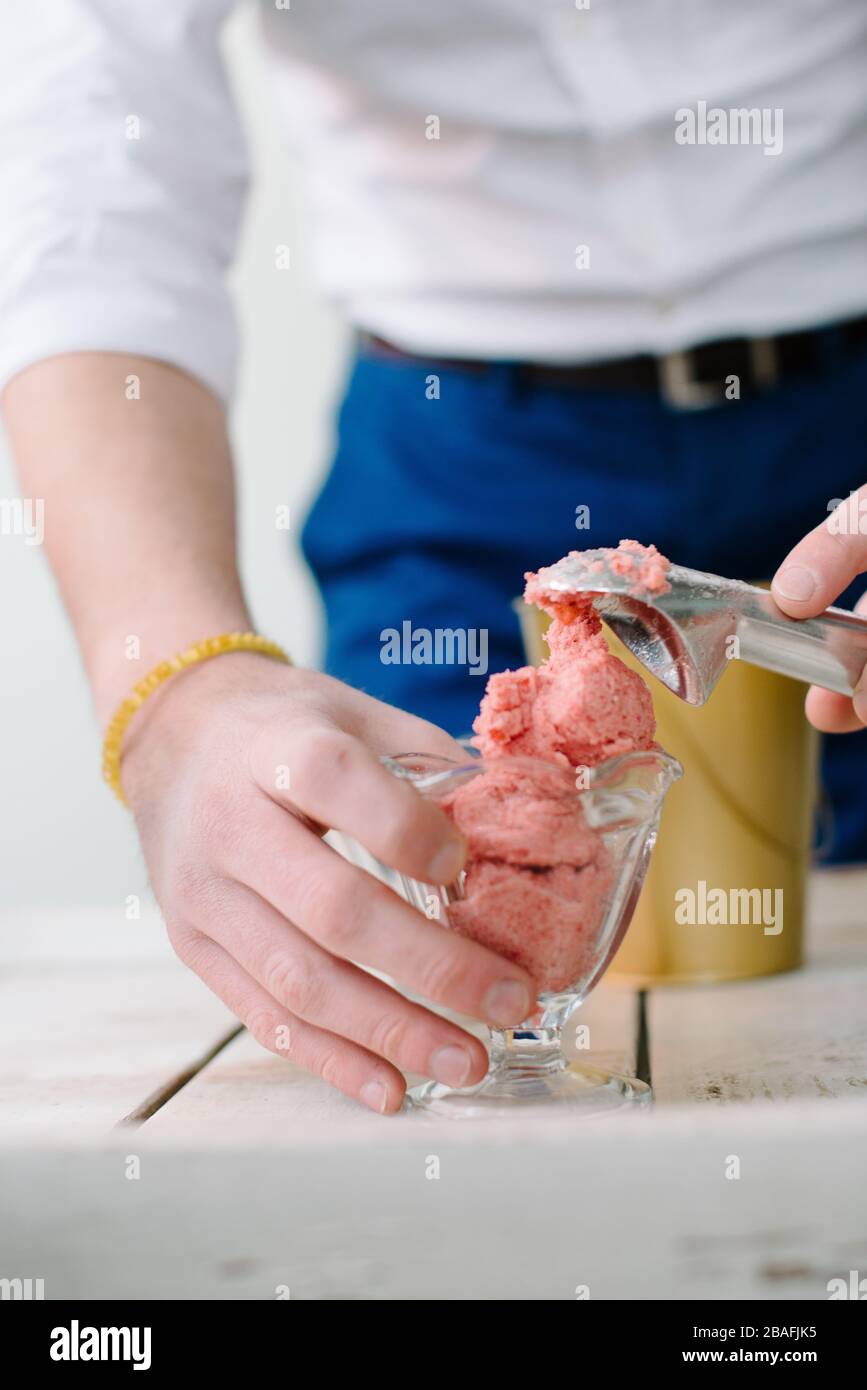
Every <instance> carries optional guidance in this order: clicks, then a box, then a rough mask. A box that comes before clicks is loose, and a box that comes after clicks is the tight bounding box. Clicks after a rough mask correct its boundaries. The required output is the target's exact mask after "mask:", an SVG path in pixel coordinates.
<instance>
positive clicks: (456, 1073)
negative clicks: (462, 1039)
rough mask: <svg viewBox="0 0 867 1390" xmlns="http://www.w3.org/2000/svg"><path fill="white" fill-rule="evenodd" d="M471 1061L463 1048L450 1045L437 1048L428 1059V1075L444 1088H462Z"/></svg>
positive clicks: (453, 1044)
mask: <svg viewBox="0 0 867 1390" xmlns="http://www.w3.org/2000/svg"><path fill="white" fill-rule="evenodd" d="M472 1065H473V1059H472V1057H471V1056H470V1054H469V1053H468V1052H467V1051H466V1049H465V1048H463V1047H458V1046H457V1045H456V1044H455V1043H450V1044H449V1045H448V1047H438V1048H437V1050H436V1052H435V1053H434V1054H433V1056H432V1057H431V1059H430V1074H431V1076H432V1077H433V1078H434V1080H435V1081H442V1082H443V1084H444V1085H446V1086H463V1084H464V1082H465V1081H466V1079H467V1077H468V1076H469V1074H470V1069H471V1067H472Z"/></svg>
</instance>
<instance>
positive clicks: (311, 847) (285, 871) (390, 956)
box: [123, 655, 534, 1112]
mask: <svg viewBox="0 0 867 1390" xmlns="http://www.w3.org/2000/svg"><path fill="white" fill-rule="evenodd" d="M152 705H153V708H152V709H150V710H149V709H148V707H147V706H146V707H145V709H144V710H143V711H142V713H141V715H140V716H138V717H137V721H136V723H138V721H139V720H140V724H139V727H138V728H136V723H134V724H133V725H132V726H131V729H130V741H129V748H128V751H127V754H126V756H125V757H124V760H123V785H124V790H125V793H126V795H127V797H128V799H129V801H130V804H131V806H132V808H133V811H134V814H135V817H136V821H137V824H138V828H139V833H140V836H141V841H142V845H143V848H144V853H145V858H146V860H147V865H148V869H149V872H150V878H151V883H152V884H153V887H154V891H155V893H156V896H157V898H158V900H159V903H160V906H161V908H162V910H163V913H164V916H165V919H166V922H167V924H168V930H169V935H170V937H171V940H172V944H173V946H174V948H175V950H176V951H177V953H178V955H179V956H180V957H181V959H182V960H183V961H185V962H186V963H187V964H188V965H189V966H191V968H192V969H193V970H195V971H196V973H197V974H198V975H200V976H201V978H202V979H203V980H204V981H205V983H206V984H207V985H208V986H209V987H210V988H211V989H212V990H213V991H214V992H215V994H217V995H219V997H220V998H221V999H223V1000H224V1001H225V1003H226V1004H227V1005H228V1006H229V1008H230V1009H231V1010H232V1011H233V1012H234V1013H235V1014H237V1016H238V1017H239V1018H240V1019H241V1020H242V1021H243V1022H244V1023H245V1024H246V1025H247V1027H248V1028H249V1030H250V1032H251V1033H253V1035H254V1036H255V1037H256V1038H257V1039H258V1041H259V1042H260V1043H262V1045H263V1046H264V1047H266V1048H268V1049H269V1050H270V1051H272V1052H275V1053H277V1054H278V1055H280V1056H283V1057H287V1058H289V1059H291V1060H292V1061H294V1062H297V1063H298V1064H299V1065H300V1066H302V1067H304V1068H306V1069H307V1070H308V1071H311V1072H316V1073H318V1074H319V1075H320V1076H322V1077H324V1079H325V1080H326V1081H328V1082H330V1084H331V1085H333V1086H336V1087H337V1088H338V1089H339V1090H341V1091H344V1092H345V1093H346V1094H347V1095H350V1096H355V1097H357V1098H358V1099H359V1100H362V1101H363V1102H364V1103H365V1104H366V1105H368V1106H370V1107H371V1108H372V1109H373V1110H377V1111H380V1112H393V1111H395V1110H397V1109H398V1108H399V1107H400V1104H401V1101H402V1099H403V1094H404V1089H405V1086H404V1080H403V1077H402V1076H401V1074H400V1071H399V1070H398V1068H403V1069H405V1070H407V1071H414V1072H420V1073H422V1074H424V1075H425V1076H432V1077H435V1078H436V1079H438V1080H440V1081H444V1082H446V1083H448V1084H450V1085H453V1086H454V1085H462V1084H470V1083H472V1082H475V1081H478V1080H480V1079H481V1078H482V1076H483V1075H484V1074H485V1070H486V1067H487V1056H486V1053H485V1049H484V1047H483V1046H482V1045H481V1043H480V1042H478V1041H477V1040H476V1039H475V1038H473V1037H471V1036H470V1035H469V1034H467V1033H465V1032H464V1031H463V1030H462V1029H460V1028H458V1027H456V1026H455V1025H453V1024H452V1023H450V1022H447V1021H446V1020H444V1019H441V1018H439V1017H438V1016H437V1015H435V1014H433V1013H431V1012H430V1011H429V1010H428V1009H425V1008H423V1007H422V1006H421V1005H419V1004H415V1003H411V1002H409V1001H408V1000H406V999H404V998H403V997H402V996H401V995H400V994H398V993H397V992H396V991H395V990H394V989H392V988H390V987H389V986H388V985H387V984H385V983H383V982H382V981H381V980H378V979H376V978H374V977H373V976H371V975H369V974H368V973H367V972H366V971H365V970H363V969H360V968H359V967H360V966H368V967H370V968H372V969H375V970H379V971H382V972H383V973H385V974H388V975H390V976H393V977H394V978H395V979H396V980H398V981H399V982H400V983H401V984H403V985H405V986H408V987H409V988H411V989H412V990H413V991H416V992H418V993H420V994H422V995H424V996H425V997H426V998H428V999H431V1000H434V1001H436V1002H437V1003H439V1004H443V1005H447V1006H449V1007H450V1008H452V1009H454V1010H456V1011H458V1012H460V1013H465V1014H470V1015H472V1016H474V1017H476V1018H480V1019H485V1020H487V1021H488V1022H491V1023H495V1024H500V1025H504V1024H516V1023H520V1022H521V1020H522V1019H523V1018H525V1017H526V1016H527V1014H528V1013H529V1011H530V1007H531V1000H532V998H533V997H534V991H533V987H532V982H531V981H530V980H529V979H528V978H527V976H526V975H524V973H523V972H522V971H521V970H519V969H518V968H517V967H516V966H514V965H512V964H511V963H509V962H507V961H504V960H502V959H501V958H500V957H498V956H496V955H495V954H494V953H493V952H492V951H489V950H487V949H486V948H484V947H482V946H479V945H477V944H476V943H475V942H472V941H468V940H465V939H464V938H462V937H459V936H457V935H455V934H454V933H452V932H449V931H447V930H445V929H444V928H443V926H442V925H440V924H438V923H437V922H433V921H429V920H427V918H425V917H424V916H423V915H422V914H421V913H420V912H418V911H417V910H416V909H414V908H411V907H409V906H408V905H407V904H406V903H404V902H403V901H402V900H401V899H399V898H398V897H397V895H396V894H394V893H393V892H392V891H391V890H390V889H388V888H387V887H385V885H383V884H381V883H379V882H377V881H376V880H375V879H373V878H372V877H371V876H370V875H368V874H366V873H364V872H363V871H362V870H361V869H358V868H355V867H353V866H352V865H350V864H348V863H347V862H346V861H345V860H344V859H342V858H341V857H340V856H339V855H338V854H337V853H336V852H335V851H334V850H333V849H331V847H330V846H328V845H326V844H324V843H323V841H322V839H321V838H320V834H321V831H322V829H323V828H324V827H334V828H336V829H339V830H343V831H346V832H347V833H348V834H350V835H352V836H354V837H355V838H356V839H357V840H359V841H360V842H361V844H363V845H364V846H365V847H366V848H367V849H369V850H370V851H371V852H372V853H373V854H375V855H376V856H377V857H378V858H380V859H382V860H383V861H384V862H385V863H387V864H390V865H392V866H394V867H395V868H398V869H402V870H403V871H404V872H406V873H407V874H410V875H412V876H413V877H417V878H420V879H423V880H425V881H427V882H432V883H439V882H449V881H450V880H451V879H453V878H454V877H455V876H456V875H457V873H458V872H459V870H460V867H461V865H462V863H463V857H464V846H463V843H462V841H461V840H460V838H459V836H458V834H457V832H456V831H455V829H454V827H453V826H452V824H451V822H450V821H449V820H448V818H447V816H446V815H445V813H444V812H443V811H442V810H441V809H440V808H439V807H438V806H437V805H436V804H435V803H433V802H431V801H426V800H425V799H424V798H422V797H421V796H420V795H419V794H418V792H416V791H415V789H414V788H413V787H412V786H411V785H410V784H409V783H407V782H403V781H401V780H400V779H398V778H395V777H393V776H392V774H391V773H390V772H388V770H387V769H386V768H384V767H383V766H382V765H381V763H380V762H379V755H380V754H382V753H399V752H413V751H415V752H418V751H424V752H433V753H437V752H438V753H442V754H445V755H446V756H451V757H461V756H462V754H461V750H460V748H459V747H458V746H457V745H456V744H454V743H453V742H452V740H451V739H450V738H449V737H448V735H446V734H445V733H443V731H442V730H441V729H437V728H436V727H435V726H434V725H431V724H428V723H426V722H425V721H424V720H421V719H416V718H415V717H414V716H412V715H409V714H405V713H402V712H401V711H400V710H397V709H393V708H392V707H391V706H389V705H384V704H382V703H380V702H379V701H378V700H373V699H371V698H369V697H368V696H365V695H362V694H359V693H358V692H357V691H353V690H351V689H349V688H348V687H346V686H343V685H341V684H340V683H339V682H338V681H335V680H331V679H330V678H329V677H327V676H322V675H318V674H315V673H311V672H305V671H300V670H287V669H286V668H284V667H282V666H280V665H278V664H276V663H275V662H271V661H268V660H267V659H266V658H262V657H258V656H250V655H235V656H221V657H219V658H216V659H215V660H213V661H210V662H206V663H205V664H204V665H202V666H200V667H197V668H195V669H193V670H190V671H188V672H185V673H184V674H182V675H180V676H179V677H177V678H176V679H175V680H173V681H170V682H169V683H168V685H167V686H165V688H164V690H163V691H162V692H160V693H159V694H157V695H156V696H154V697H153V701H152ZM287 781H288V786H286V783H287Z"/></svg>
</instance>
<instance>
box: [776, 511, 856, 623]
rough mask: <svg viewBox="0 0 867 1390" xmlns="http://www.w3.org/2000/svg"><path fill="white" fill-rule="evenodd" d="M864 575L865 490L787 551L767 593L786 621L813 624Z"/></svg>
mask: <svg viewBox="0 0 867 1390" xmlns="http://www.w3.org/2000/svg"><path fill="white" fill-rule="evenodd" d="M862 528H863V529H862ZM865 570H867V485H865V486H864V487H862V488H859V490H858V492H853V493H851V494H850V496H849V497H847V498H845V499H844V501H842V502H841V503H840V504H839V506H837V507H835V508H834V510H833V511H832V512H831V513H830V515H829V516H827V517H826V518H825V520H824V521H822V522H820V524H819V525H818V526H816V527H815V528H814V529H813V530H812V531H810V533H809V534H808V535H806V536H805V537H804V539H803V540H802V541H799V542H798V544H797V545H796V546H795V548H794V549H793V550H790V551H789V554H788V555H787V556H786V558H785V560H784V561H783V563H782V564H781V565H780V568H779V569H778V570H777V572H776V574H775V575H774V578H773V580H772V582H771V592H772V593H773V596H774V599H775V601H776V603H777V605H778V607H780V608H781V609H782V610H783V612H784V613H788V615H789V617H790V618H813V617H815V616H816V614H817V613H821V612H822V610H823V609H825V608H827V607H828V606H829V604H832V603H833V602H834V600H835V599H836V598H837V597H838V595H839V594H841V593H842V592H843V590H844V589H845V588H846V587H847V586H848V585H849V584H851V582H852V580H853V579H856V578H857V577H858V575H859V574H863V573H864V571H865Z"/></svg>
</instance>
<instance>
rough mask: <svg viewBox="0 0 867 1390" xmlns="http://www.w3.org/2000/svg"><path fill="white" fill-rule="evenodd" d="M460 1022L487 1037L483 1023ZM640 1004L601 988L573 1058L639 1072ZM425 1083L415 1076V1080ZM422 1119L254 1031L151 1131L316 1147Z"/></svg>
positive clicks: (581, 1019) (586, 1012)
mask: <svg viewBox="0 0 867 1390" xmlns="http://www.w3.org/2000/svg"><path fill="white" fill-rule="evenodd" d="M450 1017H453V1018H456V1019H457V1021H458V1022H460V1023H461V1025H462V1026H464V1027H466V1028H467V1029H468V1030H469V1031H470V1032H474V1033H476V1035H477V1036H480V1037H484V1034H485V1029H484V1026H483V1025H482V1024H479V1023H477V1022H474V1021H473V1020H469V1019H460V1018H458V1016H457V1015H453V1014H452V1015H450ZM636 1020H637V1006H636V1000H635V996H634V995H633V994H630V993H629V992H628V991H626V990H622V989H619V990H606V989H605V988H604V986H603V987H601V988H600V989H598V990H597V991H595V993H594V994H592V995H591V996H590V998H589V999H588V1000H587V1001H586V1003H585V1004H584V1005H583V1006H582V1008H581V1009H580V1010H579V1011H578V1014H577V1015H576V1026H578V1024H582V1025H583V1026H585V1027H586V1028H587V1030H588V1034H589V1037H588V1039H587V1041H588V1042H589V1049H585V1048H584V1047H582V1048H581V1049H580V1050H576V1048H575V1047H574V1046H570V1047H569V1051H570V1052H571V1054H572V1055H574V1056H576V1057H578V1058H579V1060H581V1061H586V1062H588V1063H590V1064H592V1065H596V1066H603V1067H607V1068H610V1069H612V1070H616V1071H622V1072H626V1073H627V1074H629V1075H633V1074H634V1063H635V1038H636ZM413 1079H417V1078H410V1081H412V1080H413ZM413 1118H417V1117H408V1116H404V1115H401V1116H395V1117H393V1118H390V1119H389V1120H387V1121H383V1120H382V1119H381V1118H379V1117H377V1116H373V1115H370V1114H369V1113H368V1112H367V1111H366V1110H365V1109H364V1107H363V1106H361V1105H359V1104H358V1103H357V1102H355V1101H352V1100H348V1099H346V1098H345V1097H344V1096H341V1095H339V1094H338V1093H337V1092H336V1091H334V1090H332V1089H331V1088H330V1087H328V1086H326V1085H325V1084H324V1082H322V1081H320V1080H318V1079H317V1078H316V1077H312V1076H308V1075H307V1074H306V1073H304V1072H302V1071H300V1070H299V1068H297V1067H295V1066H293V1065H292V1064H291V1063H289V1062H287V1061H284V1060H283V1059H281V1058H279V1057H276V1056H274V1055H273V1054H271V1053H268V1052H265V1051H264V1049H263V1048H261V1047H260V1046H259V1044H258V1043H256V1042H255V1041H254V1039H253V1038H251V1037H250V1036H249V1034H246V1033H244V1034H242V1035H241V1036H240V1037H239V1038H237V1039H236V1040H235V1041H234V1042H233V1043H231V1044H230V1045H229V1046H228V1047H227V1048H225V1049H224V1050H223V1051H222V1052H221V1053H220V1054H219V1055H218V1056H217V1057H216V1058H215V1059H214V1061H213V1062H211V1063H210V1064H209V1065H208V1066H207V1067H205V1068H203V1070H202V1071H200V1072H199V1073H198V1075H197V1076H196V1077H195V1078H194V1079H193V1080H192V1081H191V1082H190V1084H189V1085H187V1086H185V1087H184V1089H183V1090H182V1091H181V1092H180V1093H179V1094H178V1095H177V1096H175V1097H174V1098H173V1099H172V1100H171V1101H170V1102H169V1103H168V1104H167V1105H166V1106H164V1107H163V1108H162V1109H160V1110H159V1111H158V1112H157V1113H156V1114H155V1115H154V1116H153V1117H152V1118H151V1119H150V1120H149V1121H148V1124H147V1128H148V1130H149V1131H151V1130H157V1131H159V1132H160V1133H161V1134H165V1135H167V1136H168V1135H174V1136H175V1137H176V1138H177V1140H178V1142H181V1141H182V1140H183V1141H184V1142H192V1141H196V1140H198V1141H199V1142H201V1141H204V1140H205V1139H209V1140H210V1139H214V1140H219V1139H220V1137H221V1136H222V1135H224V1134H228V1135H229V1136H231V1135H232V1134H233V1133H234V1131H235V1127H236V1125H237V1124H238V1123H242V1124H243V1126H244V1129H245V1131H246V1132H248V1133H251V1134H256V1135H259V1136H261V1137H262V1138H267V1137H268V1136H270V1135H277V1136H279V1137H280V1138H281V1139H282V1140H284V1141H285V1142H287V1143H291V1142H295V1140H296V1138H298V1139H300V1141H301V1142H303V1143H305V1144H309V1143H311V1142H316V1140H317V1139H320V1140H322V1141H323V1142H324V1141H326V1140H327V1138H328V1136H329V1135H333V1133H334V1127H335V1125H338V1124H339V1125H341V1126H343V1125H345V1126H348V1127H349V1130H350V1132H355V1131H356V1130H358V1131H359V1132H360V1131H361V1130H363V1129H365V1128H369V1126H370V1124H372V1125H373V1127H374V1128H373V1130H372V1133H377V1132H378V1130H379V1127H380V1126H381V1125H382V1124H383V1123H386V1124H388V1125H389V1127H394V1126H396V1125H397V1126H399V1125H403V1124H405V1123H407V1122H409V1123H412V1119H413Z"/></svg>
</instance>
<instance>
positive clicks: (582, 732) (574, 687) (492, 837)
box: [444, 541, 668, 992]
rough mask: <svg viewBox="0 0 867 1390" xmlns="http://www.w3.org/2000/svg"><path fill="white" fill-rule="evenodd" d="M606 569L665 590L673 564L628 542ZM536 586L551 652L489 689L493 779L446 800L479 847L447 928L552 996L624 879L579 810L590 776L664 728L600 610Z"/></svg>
mask: <svg viewBox="0 0 867 1390" xmlns="http://www.w3.org/2000/svg"><path fill="white" fill-rule="evenodd" d="M606 563H608V564H610V565H612V566H622V571H618V572H623V573H625V574H627V575H628V577H629V580H630V587H631V586H632V585H633V584H634V585H635V588H636V591H642V592H645V593H646V592H660V591H661V589H662V588H663V587H664V585H665V571H666V569H667V568H668V561H667V560H666V559H665V557H664V556H661V555H660V554H659V552H658V551H657V550H656V548H655V547H654V546H649V547H644V546H641V545H639V544H638V542H637V541H621V543H620V546H619V547H618V549H617V550H613V551H610V552H608V556H607V559H606ZM526 580H527V585H526V590H525V597H526V598H527V600H528V602H531V603H536V604H538V605H539V607H541V608H543V609H545V611H546V612H548V613H550V614H551V615H552V619H553V621H552V622H551V625H550V627H549V629H548V632H547V634H546V638H547V642H548V646H549V648H550V656H549V657H548V659H547V661H545V662H543V664H542V665H541V666H539V667H532V666H524V667H521V668H520V670H517V671H502V672H500V673H499V674H497V675H493V676H491V678H490V680H489V681H488V686H487V689H486V691H485V695H484V698H483V700H482V704H481V709H480V711H479V715H478V717H477V719H476V721H475V723H474V725H473V729H474V732H475V734H476V739H475V742H476V743H477V745H478V747H479V749H480V751H481V752H482V754H483V756H484V759H485V763H486V771H485V772H483V773H481V774H480V775H479V776H478V777H475V778H473V779H471V780H470V781H468V782H466V783H464V784H463V785H462V786H461V787H459V788H458V789H457V790H456V791H455V792H453V793H452V795H451V796H450V797H449V798H448V799H447V800H446V801H445V802H444V805H445V808H446V810H447V811H448V813H449V814H450V815H451V817H452V819H453V820H454V822H455V824H456V825H457V826H458V828H459V829H460V830H461V832H462V833H463V834H464V836H465V837H466V840H467V844H468V860H467V871H466V878H465V882H464V892H463V897H462V898H461V899H460V901H457V902H453V903H451V904H450V905H449V908H448V920H449V925H450V926H451V927H452V928H453V929H454V930H455V931H458V932H461V933H462V934H463V935H465V936H470V937H472V938H473V939H474V940H477V941H480V942H482V943H483V944H485V945H487V946H490V947H491V948H492V949H493V950H496V951H498V952H499V953H500V954H501V955H503V956H506V957H507V958H509V959H511V960H514V961H515V962H516V963H517V964H520V965H521V966H523V967H524V968H525V969H526V970H528V971H529V972H530V974H531V975H532V976H533V978H534V980H535V981H536V984H537V987H538V989H539V990H540V992H548V991H556V990H560V989H564V988H566V987H567V986H568V985H570V984H572V983H573V982H574V981H575V980H577V979H579V978H580V976H581V974H582V970H583V969H584V968H585V966H586V963H587V961H589V960H590V958H591V956H592V953H593V950H594V947H595V942H596V935H597V932H598V928H599V926H600V921H601V917H602V915H603V914H604V911H605V905H606V902H607V899H608V894H609V892H610V888H611V882H612V874H613V872H614V866H613V865H611V864H610V863H609V857H608V852H607V850H606V848H605V845H604V844H603V841H602V839H601V838H600V837H599V836H598V835H597V834H596V833H595V832H594V830H593V829H592V827H590V826H589V825H588V824H587V821H586V819H585V816H584V812H583V810H582V808H581V797H580V789H581V786H582V781H581V773H582V769H587V768H590V767H595V766H598V764H600V763H602V762H606V761H607V760H608V759H610V758H614V757H617V756H618V755H620V754H623V753H630V752H634V751H638V750H640V749H650V748H654V747H655V746H656V745H655V743H654V733H655V727H656V726H655V720H654V714H653V705H652V702H651V698H650V692H649V691H648V689H647V686H646V685H645V684H644V681H643V680H642V679H641V677H640V676H638V675H637V674H636V673H635V672H633V671H630V670H629V669H628V668H627V667H626V666H624V664H623V662H622V661H620V660H619V659H618V658H617V657H616V656H614V655H613V654H612V653H611V652H610V651H609V649H608V646H607V644H606V642H605V638H604V636H603V634H602V625H601V622H600V620H599V618H598V617H597V615H596V613H595V612H594V611H593V609H592V607H591V603H590V600H589V599H588V600H583V599H580V598H579V599H575V600H573V599H569V600H566V601H564V599H563V596H562V594H559V595H558V594H556V593H549V592H547V591H546V589H545V585H544V581H543V580H542V579H540V576H538V575H534V574H528V575H527V576H526ZM529 759H533V760H536V761H534V762H532V763H531V762H529V761H527V760H529ZM539 760H541V761H539ZM585 785H586V784H585Z"/></svg>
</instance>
